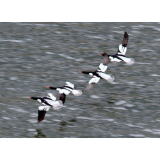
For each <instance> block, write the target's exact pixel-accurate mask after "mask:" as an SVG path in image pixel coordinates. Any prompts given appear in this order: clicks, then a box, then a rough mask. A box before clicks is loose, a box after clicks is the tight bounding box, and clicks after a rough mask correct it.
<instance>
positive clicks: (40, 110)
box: [38, 106, 50, 122]
mask: <svg viewBox="0 0 160 160" xmlns="http://www.w3.org/2000/svg"><path fill="white" fill-rule="evenodd" d="M49 109H50V106H39V107H38V122H41V121H42V120H43V119H44V117H45V114H46V112H47V111H49Z"/></svg>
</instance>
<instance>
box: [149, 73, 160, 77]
mask: <svg viewBox="0 0 160 160" xmlns="http://www.w3.org/2000/svg"><path fill="white" fill-rule="evenodd" d="M150 76H152V77H158V76H160V75H158V74H151V75H150Z"/></svg>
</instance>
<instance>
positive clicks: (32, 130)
mask: <svg viewBox="0 0 160 160" xmlns="http://www.w3.org/2000/svg"><path fill="white" fill-rule="evenodd" d="M27 131H30V132H35V131H36V129H32V128H31V129H27Z"/></svg>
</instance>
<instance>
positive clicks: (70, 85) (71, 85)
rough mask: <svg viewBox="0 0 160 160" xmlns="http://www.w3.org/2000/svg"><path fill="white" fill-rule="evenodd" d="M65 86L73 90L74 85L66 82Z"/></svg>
mask: <svg viewBox="0 0 160 160" xmlns="http://www.w3.org/2000/svg"><path fill="white" fill-rule="evenodd" d="M66 84H67V85H65V86H69V87H71V88H74V84H73V83H70V82H66Z"/></svg>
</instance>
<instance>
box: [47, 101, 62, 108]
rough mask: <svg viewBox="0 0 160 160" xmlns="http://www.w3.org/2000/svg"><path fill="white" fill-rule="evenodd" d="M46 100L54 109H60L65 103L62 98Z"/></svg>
mask: <svg viewBox="0 0 160 160" xmlns="http://www.w3.org/2000/svg"><path fill="white" fill-rule="evenodd" d="M45 101H46V102H47V103H48V104H49V105H51V106H53V109H55V110H57V109H60V108H62V106H63V103H62V101H61V100H58V101H56V100H51V99H45Z"/></svg>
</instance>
